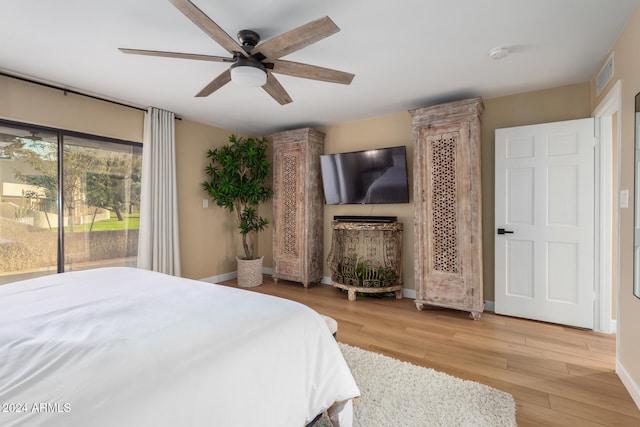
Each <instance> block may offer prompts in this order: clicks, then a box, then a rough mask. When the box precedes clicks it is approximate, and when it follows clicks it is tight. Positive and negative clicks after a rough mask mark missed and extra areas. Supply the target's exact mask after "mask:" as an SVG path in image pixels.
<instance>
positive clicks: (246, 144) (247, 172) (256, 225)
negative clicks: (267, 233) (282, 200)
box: [202, 135, 273, 287]
mask: <svg viewBox="0 0 640 427" xmlns="http://www.w3.org/2000/svg"><path fill="white" fill-rule="evenodd" d="M207 157H208V158H209V164H208V165H207V167H206V174H207V176H208V180H207V181H204V182H203V183H202V187H203V188H204V190H205V191H206V192H207V193H209V196H211V200H212V201H214V202H215V203H216V204H217V205H218V206H220V207H223V208H225V209H227V210H229V212H235V214H236V216H237V218H238V223H239V228H240V234H241V235H242V247H243V249H244V257H236V259H237V260H238V285H239V286H243V287H252V286H258V285H260V284H262V260H263V258H264V257H257V256H256V255H255V254H254V253H253V245H252V244H250V243H249V242H248V240H247V237H248V236H249V235H250V234H255V233H257V232H259V231H262V230H264V229H265V228H266V226H267V225H268V224H269V221H268V220H266V219H265V218H263V217H261V216H259V215H258V206H259V205H260V203H263V202H266V201H267V200H269V199H270V198H271V196H272V195H273V190H272V188H271V186H270V185H269V183H267V177H268V175H269V167H270V163H269V159H268V157H267V139H266V138H264V137H263V138H261V139H258V138H252V137H251V138H241V137H238V136H236V135H231V136H229V143H228V144H227V145H224V146H222V147H220V148H216V149H215V150H209V151H208V152H207Z"/></svg>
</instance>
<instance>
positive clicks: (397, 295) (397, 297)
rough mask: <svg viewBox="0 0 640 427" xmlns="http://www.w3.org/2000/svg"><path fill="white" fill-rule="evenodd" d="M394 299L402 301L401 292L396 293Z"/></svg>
mask: <svg viewBox="0 0 640 427" xmlns="http://www.w3.org/2000/svg"><path fill="white" fill-rule="evenodd" d="M396 299H402V291H396Z"/></svg>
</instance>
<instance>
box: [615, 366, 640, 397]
mask: <svg viewBox="0 0 640 427" xmlns="http://www.w3.org/2000/svg"><path fill="white" fill-rule="evenodd" d="M616 374H618V377H620V380H621V381H622V384H624V386H625V387H626V388H627V391H628V392H629V394H630V395H631V398H632V399H633V401H634V402H635V403H636V406H637V407H638V409H640V387H638V384H637V383H636V382H635V381H634V379H633V378H632V377H631V375H629V372H628V371H627V370H626V369H625V367H624V365H622V362H620V360H619V359H618V358H616Z"/></svg>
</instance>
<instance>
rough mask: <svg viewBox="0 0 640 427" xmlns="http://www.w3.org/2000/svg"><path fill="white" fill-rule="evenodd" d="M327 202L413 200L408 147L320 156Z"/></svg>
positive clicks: (353, 202)
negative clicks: (408, 171) (410, 191)
mask: <svg viewBox="0 0 640 427" xmlns="http://www.w3.org/2000/svg"><path fill="white" fill-rule="evenodd" d="M320 168H321V171H322V186H323V189H324V200H325V203H326V204H327V205H345V204H370V203H409V185H408V178H407V153H406V147H404V146H400V147H390V148H381V149H375V150H367V151H354V152H349V153H337V154H324V155H321V156H320Z"/></svg>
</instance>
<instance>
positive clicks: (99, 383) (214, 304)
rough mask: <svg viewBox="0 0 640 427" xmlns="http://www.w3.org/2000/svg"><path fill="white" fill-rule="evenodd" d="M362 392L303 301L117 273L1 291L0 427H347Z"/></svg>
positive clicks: (52, 279) (71, 276)
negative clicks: (327, 423) (310, 426)
mask: <svg viewBox="0 0 640 427" xmlns="http://www.w3.org/2000/svg"><path fill="white" fill-rule="evenodd" d="M358 395H359V390H358V387H357V385H356V383H355V381H354V379H353V377H352V375H351V372H350V371H349V368H348V367H347V365H346V363H345V361H344V358H343V356H342V354H341V353H340V349H339V348H338V346H337V344H336V342H335V340H334V339H333V337H332V336H331V333H330V332H329V330H328V328H327V326H326V324H325V323H324V320H323V319H322V318H321V317H320V315H319V314H318V313H316V312H315V311H313V310H312V309H310V308H309V307H306V306H304V305H302V304H298V303H295V302H292V301H288V300H285V299H281V298H277V297H272V296H268V295H262V294H258V293H255V292H249V291H246V290H241V289H237V288H231V287H225V286H221V285H214V284H210V283H205V282H199V281H194V280H188V279H182V278H176V277H173V276H168V275H164V274H160V273H154V272H150V271H146V270H139V269H135V268H125V267H116V268H103V269H96V270H88V271H77V272H69V273H63V274H56V275H51V276H46V277H40V278H37V279H31V280H26V281H22V282H15V283H10V284H7V285H3V286H0V405H2V407H0V425H2V426H14V425H15V426H52V425H55V426H89V425H90V426H158V427H162V426H172V427H174V426H241V427H243V426H300V427H302V426H304V425H305V424H307V423H310V422H311V421H312V420H313V419H314V418H315V417H316V415H317V414H319V413H322V412H323V411H325V410H327V409H328V408H330V407H332V406H333V413H332V416H333V420H335V421H336V423H340V425H341V426H343V425H346V426H349V425H350V422H351V419H350V418H351V406H350V402H351V399H352V398H354V397H357V396H358Z"/></svg>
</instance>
